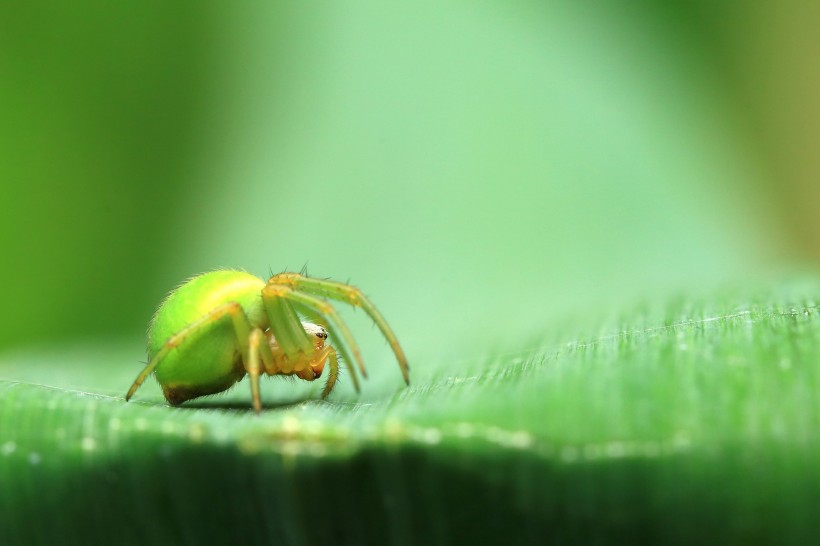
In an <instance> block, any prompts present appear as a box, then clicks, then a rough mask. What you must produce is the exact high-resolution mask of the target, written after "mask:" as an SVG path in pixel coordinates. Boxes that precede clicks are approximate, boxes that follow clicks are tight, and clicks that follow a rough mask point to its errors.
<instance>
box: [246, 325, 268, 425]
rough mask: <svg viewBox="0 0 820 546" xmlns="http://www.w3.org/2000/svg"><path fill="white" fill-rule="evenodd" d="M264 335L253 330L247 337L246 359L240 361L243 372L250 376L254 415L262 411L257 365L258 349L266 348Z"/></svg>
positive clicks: (259, 370) (258, 366) (259, 368)
mask: <svg viewBox="0 0 820 546" xmlns="http://www.w3.org/2000/svg"><path fill="white" fill-rule="evenodd" d="M267 344H268V342H267V340H266V339H265V334H264V333H263V332H262V330H260V329H259V328H254V329H253V331H252V332H251V335H250V336H249V337H248V358H247V359H244V358H243V359H242V363H243V365H244V366H245V370H246V371H247V372H248V375H250V376H251V399H252V400H253V410H254V411H255V412H256V413H259V412H261V411H262V398H261V396H260V395H259V374H260V373H261V366H260V364H259V352H260V347H262V346H267Z"/></svg>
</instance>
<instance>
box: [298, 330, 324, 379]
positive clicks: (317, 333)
mask: <svg viewBox="0 0 820 546" xmlns="http://www.w3.org/2000/svg"><path fill="white" fill-rule="evenodd" d="M302 327H303V328H304V329H305V332H307V334H308V335H309V336H311V338H312V339H313V346H314V347H316V351H317V352H319V351H321V350H322V348H324V346H325V340H326V339H327V330H326V329H325V328H324V327H323V326H319V325H318V324H313V323H311V322H303V323H302ZM326 361H327V358H322V359H321V360H318V359H317V360H314V361H312V362H311V363H310V365H309V366H308V367H307V368H305V369H304V370H301V371H299V372H296V375H297V376H298V377H299V378H300V379H304V380H305V381H313V380H314V379H318V378H319V377H321V376H322V371H323V370H324V369H325V362H326Z"/></svg>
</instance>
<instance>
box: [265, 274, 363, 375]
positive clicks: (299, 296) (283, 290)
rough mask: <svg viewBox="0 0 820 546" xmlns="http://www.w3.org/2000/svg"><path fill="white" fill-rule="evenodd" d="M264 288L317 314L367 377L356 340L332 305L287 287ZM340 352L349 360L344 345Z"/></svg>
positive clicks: (270, 285)
mask: <svg viewBox="0 0 820 546" xmlns="http://www.w3.org/2000/svg"><path fill="white" fill-rule="evenodd" d="M266 288H270V290H271V291H275V292H276V294H277V295H278V296H279V297H282V298H284V299H286V300H290V301H292V302H294V303H297V304H301V305H303V306H305V307H308V308H309V309H311V310H313V311H314V312H315V313H317V314H319V315H320V316H321V317H322V318H323V319H324V320H325V322H329V325H330V326H332V328H333V329H335V330H337V331H338V332H339V333H340V334H341V335H342V338H343V339H344V341H345V344H346V345H347V346H348V347H350V350H351V351H352V352H353V357H354V359H355V360H356V363H357V364H358V365H359V371H360V372H361V374H362V377H367V371H366V370H365V368H364V362H363V361H362V355H361V351H359V344H358V343H356V339H355V338H354V337H353V334H351V333H350V328H348V327H347V324H345V322H344V321H343V320H342V318H341V317H340V316H339V314H338V313H337V312H336V309H334V308H333V306H332V305H330V304H329V303H328V302H326V301H325V300H323V299H321V298H317V297H314V296H311V295H310V294H303V293H301V292H299V291H297V290H294V289H292V288H290V287H289V286H281V285H276V284H268V286H267V287H266ZM340 350H341V352H342V355H343V356H344V357H345V358H346V359H347V360H349V358H348V355H347V352H346V349H345V347H344V345H342V346H340Z"/></svg>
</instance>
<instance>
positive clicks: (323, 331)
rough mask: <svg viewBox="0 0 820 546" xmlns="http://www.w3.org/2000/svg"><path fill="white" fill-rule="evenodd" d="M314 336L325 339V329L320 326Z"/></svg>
mask: <svg viewBox="0 0 820 546" xmlns="http://www.w3.org/2000/svg"><path fill="white" fill-rule="evenodd" d="M316 337H318V338H321V339H327V330H325V329H324V328H322V330H321V331H319V332H316Z"/></svg>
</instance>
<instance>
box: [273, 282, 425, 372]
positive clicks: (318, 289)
mask: <svg viewBox="0 0 820 546" xmlns="http://www.w3.org/2000/svg"><path fill="white" fill-rule="evenodd" d="M268 284H269V285H270V284H278V285H283V286H290V287H292V288H293V289H295V290H297V291H300V292H306V293H308V294H311V295H313V296H319V297H322V298H329V299H332V300H336V301H341V302H344V303H349V304H350V305H353V306H354V307H361V308H362V309H364V312H365V313H367V315H368V316H369V317H370V319H371V320H372V321H373V322H374V323H376V326H378V328H379V330H380V331H381V333H382V335H384V337H385V338H386V339H387V342H388V343H389V344H390V347H391V348H392V349H393V353H394V354H395V355H396V360H398V361H399V368H401V373H402V376H403V377H404V382H405V383H407V384H408V385H409V384H410V368H409V366H408V364H407V357H406V356H405V355H404V351H403V350H402V348H401V346H400V345H399V340H398V338H396V334H394V333H393V330H392V329H391V328H390V326H389V325H388V324H387V321H386V320H384V317H383V316H382V315H381V313H379V310H378V309H376V306H375V305H373V302H371V301H370V300H369V299H368V298H367V296H365V295H364V293H363V292H362V291H361V290H359V289H358V288H356V287H355V286H350V285H348V284H344V283H340V282H334V281H327V280H321V279H314V278H311V277H305V276H304V275H301V274H299V273H280V274H278V275H274V276H273V277H271V278H270V279H269V280H268ZM320 301H321V300H320Z"/></svg>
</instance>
